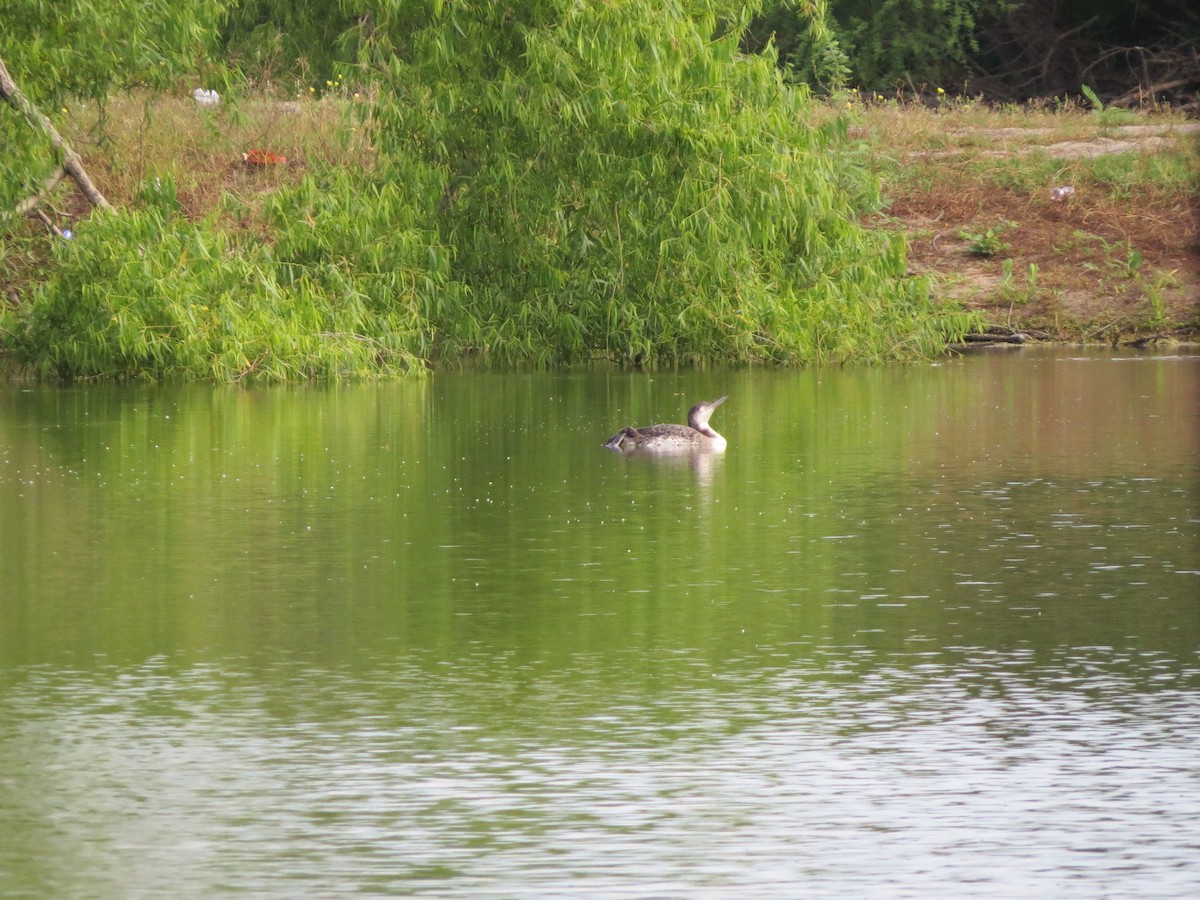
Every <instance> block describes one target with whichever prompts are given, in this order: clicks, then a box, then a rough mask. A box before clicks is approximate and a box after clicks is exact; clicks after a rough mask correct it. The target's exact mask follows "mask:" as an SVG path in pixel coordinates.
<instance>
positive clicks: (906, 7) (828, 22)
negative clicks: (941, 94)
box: [748, 0, 1021, 90]
mask: <svg viewBox="0 0 1200 900" xmlns="http://www.w3.org/2000/svg"><path fill="white" fill-rule="evenodd" d="M1020 2H1021V0H991V2H989V0H776V2H772V3H767V4H765V9H764V12H763V13H762V14H761V15H760V16H759V17H758V18H756V20H755V22H754V25H753V27H752V28H751V31H750V39H749V42H748V46H750V47H752V48H755V49H757V48H761V47H762V46H764V45H765V44H766V43H767V42H768V40H770V39H772V38H773V40H774V42H775V44H776V45H777V46H778V49H779V56H780V58H781V60H783V62H784V63H785V64H786V65H787V66H788V67H789V68H790V69H791V70H792V71H794V72H795V73H796V75H797V77H799V78H801V79H803V80H810V79H811V78H813V77H814V76H815V82H814V83H815V84H818V85H822V86H828V85H829V79H828V78H827V77H826V76H823V75H821V74H820V72H821V70H822V68H823V67H825V68H828V66H829V65H830V63H829V62H828V61H827V60H828V59H829V58H830V56H829V55H830V51H831V49H834V50H836V59H837V61H836V64H835V65H836V67H837V69H838V70H842V71H844V73H845V74H846V75H847V76H848V77H849V78H850V79H851V80H852V81H853V82H855V83H857V84H859V85H862V86H865V87H869V88H871V89H872V90H884V89H887V88H890V87H892V86H894V85H897V84H905V85H910V84H915V83H923V84H931V85H938V84H943V85H950V84H953V83H956V82H957V81H958V80H959V78H960V76H961V74H962V72H963V71H964V69H965V68H966V65H967V62H968V58H969V56H970V55H971V54H972V53H973V52H975V51H976V50H978V49H979V46H978V35H979V26H980V22H981V20H983V19H984V18H988V17H990V18H993V19H995V18H998V17H1000V16H1003V15H1004V14H1005V13H1007V12H1008V11H1010V10H1012V9H1013V8H1015V7H1017V6H1019V5H1020ZM818 23H819V24H818Z"/></svg>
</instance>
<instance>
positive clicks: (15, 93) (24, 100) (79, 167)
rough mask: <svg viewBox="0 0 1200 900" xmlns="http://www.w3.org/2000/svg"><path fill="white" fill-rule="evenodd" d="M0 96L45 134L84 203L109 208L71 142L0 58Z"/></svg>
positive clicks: (109, 205)
mask: <svg viewBox="0 0 1200 900" xmlns="http://www.w3.org/2000/svg"><path fill="white" fill-rule="evenodd" d="M0 99H3V100H6V101H8V104H9V105H10V106H12V107H13V108H14V109H15V110H17V112H19V113H20V114H21V115H23V116H24V117H25V118H26V120H28V122H29V124H30V125H33V126H35V127H37V128H40V129H41V130H42V131H44V132H45V133H46V135H47V136H48V137H49V138H50V143H51V145H52V146H53V147H54V149H56V150H58V151H59V152H60V153H61V154H62V160H63V161H62V168H63V171H64V172H66V173H67V174H68V175H70V176H71V178H73V179H74V181H75V183H76V184H77V185H79V189H80V190H81V191H83V195H84V196H85V197H87V198H88V202H89V203H91V204H92V206H98V207H100V208H101V209H112V204H111V203H109V202H108V201H107V200H106V199H105V198H104V195H103V194H101V193H100V191H99V190H98V189H97V188H96V185H95V184H93V183H92V179H91V178H89V177H88V173H87V171H86V170H85V169H84V168H83V161H82V160H81V159H80V158H79V154H78V153H76V152H75V151H74V150H72V149H71V145H70V144H68V143H67V142H66V140H64V139H63V136H62V135H61V134H59V133H58V129H57V128H55V127H54V123H53V122H51V121H50V120H49V119H48V118H46V116H45V115H43V114H42V112H41V111H40V110H39V109H38V108H37V107H36V106H34V105H33V104H32V103H31V102H30V101H29V98H28V97H26V96H25V95H24V94H23V93H21V89H20V88H18V87H17V84H16V82H15V81H13V80H12V76H11V75H9V74H8V68H7V67H6V66H5V65H4V60H3V59H0ZM22 205H24V204H22ZM26 211H28V210H26Z"/></svg>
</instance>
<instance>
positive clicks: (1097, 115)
mask: <svg viewBox="0 0 1200 900" xmlns="http://www.w3.org/2000/svg"><path fill="white" fill-rule="evenodd" d="M1079 89H1080V92H1081V93H1082V94H1083V96H1084V97H1086V98H1087V101H1088V103H1090V104H1091V106H1092V118H1093V119H1094V120H1095V122H1096V124H1097V125H1098V126H1100V133H1101V134H1107V133H1108V131H1109V130H1110V129H1112V128H1116V127H1118V126H1121V125H1129V124H1130V123H1132V122H1136V121H1137V115H1136V114H1135V113H1134V112H1133V111H1132V110H1128V109H1120V108H1118V107H1106V106H1105V105H1104V104H1103V103H1102V102H1101V101H1100V98H1099V97H1098V96H1097V95H1096V92H1095V91H1093V90H1092V89H1091V88H1090V87H1088V86H1087V85H1086V84H1083V85H1080V88H1079Z"/></svg>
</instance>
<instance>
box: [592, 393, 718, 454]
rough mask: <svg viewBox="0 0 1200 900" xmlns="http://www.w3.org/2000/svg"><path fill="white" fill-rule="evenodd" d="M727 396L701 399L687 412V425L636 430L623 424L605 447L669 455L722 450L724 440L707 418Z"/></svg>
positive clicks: (645, 427)
mask: <svg viewBox="0 0 1200 900" xmlns="http://www.w3.org/2000/svg"><path fill="white" fill-rule="evenodd" d="M727 397H728V395H726V396H725V397H718V398H717V399H716V400H702V401H701V402H699V403H697V404H696V405H695V406H693V407H692V408H691V409H690V410H688V423H687V424H686V425H645V426H643V427H641V428H635V427H634V426H632V425H626V426H625V427H624V428H622V429H621V430H620V431H618V432H617V433H616V434H614V435H613V436H612V437H610V438H609V439H608V440H607V441H606V442H605V444H604V446H605V447H607V448H608V449H609V450H616V451H617V452H618V453H639V452H640V453H672V452H678V451H680V450H712V451H717V452H720V451H721V450H724V449H725V444H726V441H725V438H723V437H721V435H720V434H718V433H717V430H716V429H715V428H713V427H712V426H711V425H709V424H708V420H709V418H710V417H711V416H712V414H713V410H715V409H716V408H717V407H718V406H720V405H721V404H722V403H724V402H725V400H726V399H727Z"/></svg>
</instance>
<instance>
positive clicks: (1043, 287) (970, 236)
mask: <svg viewBox="0 0 1200 900" xmlns="http://www.w3.org/2000/svg"><path fill="white" fill-rule="evenodd" d="M1029 130H1033V129H995V130H993V131H992V132H990V133H989V134H988V135H987V136H988V137H989V138H990V139H992V140H999V139H1009V140H1014V141H1015V140H1016V139H1017V137H1018V135H1014V134H1009V132H1023V131H1029ZM1039 130H1040V131H1045V130H1044V129H1039ZM1123 130H1124V131H1127V132H1128V134H1126V135H1125V136H1122V137H1121V138H1110V137H1097V138H1094V139H1091V140H1087V141H1064V142H1057V143H1051V144H1049V145H1046V144H1042V145H1038V146H1037V147H1033V146H1029V145H1025V144H1019V145H1018V146H1015V147H1013V148H1011V149H1009V150H1002V149H991V148H989V149H988V150H987V151H986V155H994V154H1005V155H1014V154H1020V153H1023V152H1028V151H1030V150H1033V149H1041V150H1045V151H1046V152H1048V153H1052V154H1053V155H1054V156H1060V155H1061V156H1062V157H1063V158H1078V157H1080V156H1094V155H1102V154H1104V153H1121V152H1126V151H1128V150H1129V149H1131V147H1133V148H1136V149H1138V150H1139V151H1141V152H1148V153H1149V152H1154V151H1155V149H1157V148H1158V147H1159V146H1161V144H1160V143H1159V142H1161V141H1170V140H1176V139H1178V136H1177V135H1171V136H1164V135H1162V134H1161V133H1158V131H1156V130H1155V129H1153V128H1148V127H1145V126H1142V127H1139V128H1138V129H1137V130H1134V129H1123ZM1179 130H1180V129H1179V127H1178V126H1176V128H1175V131H1176V132H1178V131H1179ZM1184 130H1185V133H1196V132H1200V124H1198V125H1196V126H1195V127H1194V128H1193V127H1188V128H1186V129H1184ZM1021 136H1023V135H1021ZM1045 136H1046V135H1043V137H1045ZM938 152H939V154H942V155H947V154H953V153H954V152H956V151H938ZM958 152H965V151H958ZM971 154H972V156H974V157H978V156H980V155H984V154H983V153H981V148H979V147H978V146H976V147H974V148H972V149H971ZM1053 187H1055V186H1054V185H1046V186H1045V187H1044V189H1040V190H1038V191H1037V192H1036V193H1027V192H1022V191H1019V190H1017V189H1012V188H998V187H989V188H987V189H982V188H981V186H980V184H979V183H978V182H977V181H975V180H972V179H969V178H965V177H963V178H960V177H956V175H955V171H954V167H953V166H952V165H950V166H948V171H947V173H946V176H945V177H944V178H937V179H934V181H933V183H932V184H930V185H927V186H925V187H923V188H921V189H919V190H917V189H910V190H909V191H908V192H907V193H906V192H903V191H896V190H895V189H894V190H893V194H894V196H893V203H892V205H891V207H890V208H889V209H888V210H887V216H888V217H889V218H890V223H891V225H892V226H893V227H898V228H901V229H902V230H904V231H905V232H907V233H908V235H909V265H910V269H911V270H912V271H914V272H920V273H928V274H932V275H933V276H935V285H937V290H938V292H939V293H940V294H941V295H942V296H943V297H945V298H946V299H948V300H957V301H960V302H962V303H964V304H965V305H967V306H969V307H971V308H974V309H979V310H982V311H983V313H984V315H985V318H986V320H987V321H988V323H989V324H992V325H998V326H1005V327H1009V328H1013V329H1015V330H1019V331H1023V332H1026V333H1029V334H1032V335H1034V336H1037V337H1044V338H1047V339H1058V340H1093V341H1099V340H1104V341H1117V340H1120V339H1126V338H1129V337H1131V336H1134V335H1142V336H1144V335H1147V334H1163V335H1165V336H1171V337H1175V338H1181V339H1188V338H1195V337H1196V336H1197V335H1200V203H1198V201H1197V198H1196V197H1192V198H1191V199H1190V201H1189V202H1187V203H1185V204H1183V205H1182V206H1181V205H1180V202H1179V200H1178V197H1177V196H1176V197H1175V198H1174V199H1172V198H1171V197H1169V196H1166V195H1165V194H1164V195H1163V196H1162V197H1159V198H1155V197H1153V196H1151V197H1148V198H1141V199H1138V200H1137V201H1120V200H1117V199H1114V198H1113V197H1112V196H1111V191H1109V190H1108V189H1107V188H1101V187H1088V186H1086V185H1080V186H1078V187H1076V188H1075V190H1074V193H1073V194H1071V195H1070V196H1069V197H1067V198H1066V199H1065V200H1056V199H1054V197H1053V195H1052V190H1053ZM973 249H974V250H976V251H978V250H981V249H984V250H986V249H993V250H995V252H994V253H993V255H990V256H983V255H979V254H978V253H977V252H972V251H973Z"/></svg>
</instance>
